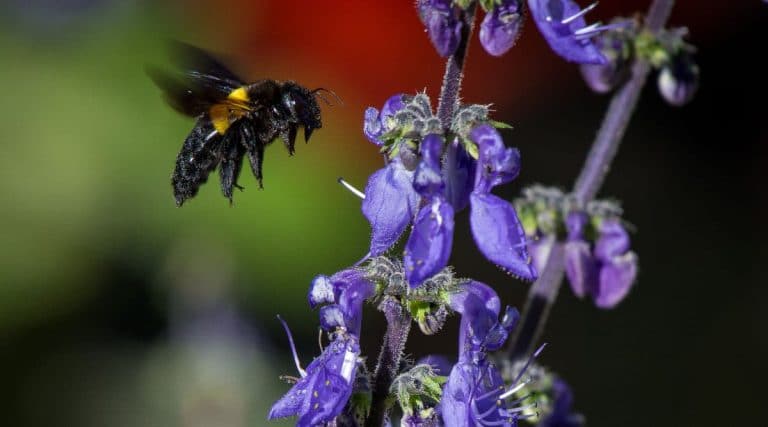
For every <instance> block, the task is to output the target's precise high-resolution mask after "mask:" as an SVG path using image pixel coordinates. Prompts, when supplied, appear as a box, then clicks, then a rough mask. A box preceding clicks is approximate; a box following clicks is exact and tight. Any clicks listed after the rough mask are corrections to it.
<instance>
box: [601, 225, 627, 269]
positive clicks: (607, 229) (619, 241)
mask: <svg viewBox="0 0 768 427" xmlns="http://www.w3.org/2000/svg"><path fill="white" fill-rule="evenodd" d="M628 250H629V234H627V230H625V229H624V227H623V226H622V225H621V223H620V222H619V221H617V220H609V219H606V220H604V221H603V223H602V224H601V225H600V237H599V238H598V239H597V243H595V257H597V259H599V260H601V261H605V262H607V261H610V260H611V259H612V258H613V257H616V256H619V255H623V254H624V253H626V252H627V251H628Z"/></svg>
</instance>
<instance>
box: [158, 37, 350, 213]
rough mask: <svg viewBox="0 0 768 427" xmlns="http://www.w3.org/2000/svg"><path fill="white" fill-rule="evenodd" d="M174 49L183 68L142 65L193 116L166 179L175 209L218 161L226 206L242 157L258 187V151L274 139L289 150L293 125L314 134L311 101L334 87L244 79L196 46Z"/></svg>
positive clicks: (317, 122) (317, 124)
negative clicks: (311, 86)
mask: <svg viewBox="0 0 768 427" xmlns="http://www.w3.org/2000/svg"><path fill="white" fill-rule="evenodd" d="M172 52H174V53H175V54H176V58H175V59H176V62H177V63H178V65H179V66H180V68H181V71H179V72H175V73H169V72H165V71H162V70H159V69H157V68H148V69H147V73H148V74H149V76H150V78H151V79H152V80H154V82H155V84H157V86H158V87H160V89H161V90H162V91H163V94H164V97H165V100H166V101H167V102H168V104H170V106H171V107H172V108H173V109H175V110H176V111H178V112H179V113H181V114H183V115H185V116H188V117H192V118H194V119H195V120H196V122H195V126H194V127H193V128H192V132H190V134H189V136H187V138H186V140H184V144H183V145H182V146H181V151H180V152H179V155H178V156H177V157H176V167H175V168H174V170H173V175H172V177H171V184H172V186H173V195H174V198H175V199H176V205H177V206H181V205H182V204H183V203H184V202H185V201H186V200H187V199H189V198H192V197H194V196H195V195H196V194H197V192H198V190H199V188H200V186H201V185H202V184H203V183H205V182H206V181H207V180H208V175H209V174H210V173H211V172H213V170H214V169H215V168H216V167H217V166H218V168H219V179H220V184H221V191H222V193H223V194H224V197H226V198H227V199H229V202H230V204H231V203H232V191H233V188H237V189H240V190H242V189H243V187H241V186H240V185H238V183H237V180H238V177H239V175H240V170H241V168H242V163H243V157H245V156H246V155H247V156H248V160H249V163H250V166H251V170H252V171H253V175H254V176H255V177H256V180H257V181H258V183H259V188H263V176H262V170H263V167H262V165H263V163H264V149H265V148H266V147H267V146H268V145H269V144H271V143H272V142H273V141H274V140H275V139H278V138H280V139H282V140H283V143H284V144H285V147H286V148H287V149H288V153H289V155H293V153H294V147H295V141H296V135H297V133H298V130H299V128H303V129H304V141H305V142H309V138H310V136H311V135H312V132H314V131H315V130H316V129H320V128H321V127H322V126H323V123H322V119H321V116H320V107H319V105H318V102H317V99H318V98H320V99H323V100H325V102H326V103H328V101H327V100H326V99H325V98H323V97H322V96H320V95H319V94H318V92H320V91H326V92H329V93H331V94H333V92H330V91H327V90H326V89H323V88H319V89H315V90H309V89H307V88H305V87H304V86H301V85H299V84H297V83H296V82H293V81H284V82H280V81H276V80H272V79H263V80H258V81H255V82H253V83H244V81H243V80H242V79H241V78H239V77H238V76H237V75H235V73H233V72H232V71H230V70H229V69H228V68H227V67H226V66H224V65H222V64H221V63H220V62H219V61H218V60H216V59H215V58H214V57H213V56H212V55H210V54H209V53H207V52H205V51H203V50H201V49H199V48H196V47H194V46H191V45H188V44H185V43H181V42H174V45H173V46H172ZM334 96H335V94H334Z"/></svg>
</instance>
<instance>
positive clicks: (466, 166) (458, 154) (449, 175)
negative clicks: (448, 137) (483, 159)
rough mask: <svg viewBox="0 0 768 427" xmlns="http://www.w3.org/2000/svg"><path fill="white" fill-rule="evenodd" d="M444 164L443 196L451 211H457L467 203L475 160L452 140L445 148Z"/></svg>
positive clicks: (473, 174) (473, 183) (475, 166)
mask: <svg viewBox="0 0 768 427" xmlns="http://www.w3.org/2000/svg"><path fill="white" fill-rule="evenodd" d="M445 165H446V166H445V167H444V168H443V182H445V191H444V192H445V198H446V199H448V202H449V203H450V204H451V205H452V206H453V211H454V212H459V211H461V210H463V209H464V208H466V207H467V205H468V204H469V193H471V192H472V190H473V188H474V185H475V170H476V168H477V161H475V159H473V158H472V156H470V155H469V153H467V150H465V149H464V147H463V146H462V145H461V144H459V143H458V141H454V142H452V143H451V147H449V149H448V150H447V155H446V158H445Z"/></svg>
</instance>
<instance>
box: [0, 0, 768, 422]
mask: <svg viewBox="0 0 768 427" xmlns="http://www.w3.org/2000/svg"><path fill="white" fill-rule="evenodd" d="M383 3H386V6H384V5H383ZM412 3H413V2H412V0H397V1H389V2H380V1H353V0H339V1H335V2H298V1H258V2H251V1H246V0H227V1H214V0H193V1H154V2H153V1H139V0H134V1H116V0H5V1H4V2H2V4H1V5H0V23H1V24H2V25H1V26H0V28H1V29H0V52H2V58H3V61H2V66H0V128H2V129H3V135H2V137H0V380H1V381H2V384H1V385H0V407H1V408H2V410H1V411H0V424H2V425H5V426H45V425H67V426H69V425H71V426H84V427H90V426H116V427H119V426H136V425H142V426H201V427H203V426H206V427H207V426H225V427H226V426H245V425H248V426H260V425H268V423H267V422H266V421H265V417H266V413H267V410H268V408H269V406H270V405H271V403H272V402H273V401H274V400H275V399H276V398H277V397H278V396H279V395H280V394H281V393H283V392H284V391H285V390H287V388H288V386H287V385H285V384H284V383H282V382H280V381H279V380H278V375H279V374H283V373H284V374H295V372H294V367H293V366H292V363H290V359H289V357H288V355H289V353H288V351H289V350H288V345H287V340H286V338H285V336H284V334H283V332H282V329H281V328H280V325H279V323H278V322H277V321H276V319H275V316H276V315H277V314H281V315H282V316H283V317H284V318H285V319H286V320H287V321H288V322H289V323H290V325H291V327H292V329H293V331H294V334H295V336H296V340H297V344H298V348H299V353H300V355H301V357H302V360H304V361H305V363H306V362H308V361H309V360H311V358H312V357H313V356H314V355H317V354H318V352H319V349H318V348H317V329H316V328H317V315H316V313H314V312H312V311H310V310H309V308H308V307H307V304H306V291H307V288H308V285H309V282H310V280H311V278H312V277H313V276H315V275H316V274H318V273H325V274H331V273H333V272H335V271H337V270H339V269H341V268H343V267H345V266H348V265H350V264H351V263H353V262H355V261H356V260H358V259H359V258H360V257H361V256H362V255H363V254H364V253H365V252H366V248H367V239H368V233H369V229H368V224H367V222H366V221H365V219H364V218H363V217H362V215H361V214H360V211H359V207H360V203H359V200H357V199H356V198H355V197H354V196H352V195H351V194H349V193H347V192H346V191H344V190H343V189H342V188H340V187H339V185H338V184H337V183H336V178H337V177H338V176H344V177H345V178H347V179H348V180H349V181H350V182H352V183H353V184H355V185H357V186H359V187H363V186H364V184H365V182H366V178H367V176H368V175H369V174H370V173H371V172H373V171H374V170H376V169H377V168H379V167H380V166H381V159H380V157H379V156H378V155H377V150H376V147H374V146H372V145H371V144H369V143H368V142H367V141H366V140H365V138H364V137H363V135H362V117H363V111H364V109H365V108H366V107H367V106H369V105H373V106H376V107H379V106H380V105H381V104H382V102H383V101H384V100H385V99H386V98H387V97H388V96H389V95H391V94H394V93H397V92H410V93H413V92H415V91H419V90H422V89H425V88H426V90H427V92H428V93H429V94H430V95H432V96H433V97H436V95H437V93H438V91H439V84H440V80H441V77H442V72H443V61H442V60H441V59H440V58H438V56H437V55H436V54H435V53H434V51H433V49H432V47H431V45H430V44H429V41H428V39H427V37H426V35H425V34H424V33H423V29H422V26H421V24H420V22H419V21H418V18H417V16H416V14H415V11H414V10H413V7H412ZM708 3H709V4H707V5H702V4H701V3H700V2H693V1H687V0H686V1H679V2H678V5H677V6H676V8H675V11H674V13H673V17H672V25H685V26H688V27H689V28H690V30H691V41H692V42H693V43H694V44H695V45H697V46H698V48H699V53H698V55H697V61H698V63H699V65H700V67H701V70H702V81H701V87H700V91H699V93H698V96H697V97H696V98H695V100H694V101H693V103H692V104H690V105H689V106H686V107H684V108H678V109H676V108H672V107H669V106H667V105H666V104H665V103H664V102H663V101H662V100H661V98H660V97H659V95H658V92H657V90H656V88H655V79H652V80H650V81H649V85H648V86H647V87H646V90H645V92H644V95H643V98H642V100H641V103H640V106H639V109H638V111H637V113H636V114H635V116H634V118H633V120H632V123H631V125H630V127H629V130H628V134H627V137H626V138H625V140H624V144H623V146H622V149H621V152H620V154H619V156H618V158H617V159H616V163H615V166H614V168H613V170H612V171H611V173H610V175H609V176H608V180H607V183H606V185H605V187H604V189H603V191H602V195H603V196H613V197H617V198H620V199H621V200H622V201H623V205H624V207H625V211H626V213H625V217H626V218H627V219H628V220H629V221H631V222H632V223H633V224H635V225H636V227H637V230H638V232H637V233H636V234H635V235H634V237H633V238H634V241H633V245H634V248H635V251H636V252H638V253H639V254H640V260H641V268H642V270H641V275H640V278H639V283H638V284H637V285H636V287H635V289H634V290H633V291H632V294H631V296H630V298H628V299H627V300H626V301H625V302H624V303H623V304H621V305H620V306H619V307H618V308H617V309H616V310H613V311H608V312H604V311H599V310H597V309H596V308H594V307H593V306H592V305H591V304H589V303H586V302H581V301H579V300H577V299H576V298H574V297H573V295H572V294H570V291H569V290H568V289H567V287H564V288H563V292H561V297H560V299H559V301H558V303H557V306H556V308H555V310H554V313H553V315H552V317H551V318H550V322H549V326H548V329H547V332H546V336H545V339H546V340H547V341H548V342H550V343H551V345H550V347H548V349H547V351H546V353H545V355H544V356H543V358H542V359H541V361H542V363H544V364H546V365H548V366H551V367H553V368H554V369H555V370H557V371H558V372H559V373H560V374H562V376H563V377H564V378H565V379H566V380H567V381H568V382H569V383H570V384H571V385H572V387H573V388H574V389H575V392H576V402H575V407H576V409H578V410H579V411H580V412H582V413H583V414H585V415H586V417H587V420H588V425H590V426H616V425H622V426H625V427H628V426H648V425H669V426H678V425H698V426H716V425H760V424H761V423H763V422H764V416H762V414H760V413H759V410H760V409H762V408H763V406H764V405H763V404H764V398H765V395H764V386H763V384H764V381H765V380H767V379H768V377H766V376H765V373H766V369H765V361H766V360H768V354H767V353H768V349H767V347H768V346H767V345H766V344H767V343H768V339H767V338H766V336H767V334H766V329H765V327H766V326H768V322H767V319H766V314H765V313H766V308H768V307H766V302H765V301H766V299H767V298H768V287H766V286H765V284H766V274H765V272H764V270H762V267H763V265H762V262H764V260H765V255H766V254H765V251H764V249H765V244H764V239H765V237H766V235H765V233H766V231H765V227H764V225H762V221H761V220H764V219H765V217H766V196H765V194H766V193H765V184H766V182H767V181H766V179H767V178H768V172H766V160H767V158H766V148H765V147H766V142H768V114H767V113H768V107H766V102H765V99H766V98H765V96H766V95H768V93H767V91H766V86H767V84H766V79H765V76H766V75H768V69H766V66H765V65H764V64H765V62H764V61H762V60H763V59H764V58H763V57H764V56H765V42H766V40H767V39H766V35H765V28H766V24H768V5H766V4H765V3H764V2H762V1H758V0H743V1H739V2H714V1H713V2H708ZM646 7H647V2H646V1H635V0H632V1H630V0H625V1H616V0H607V1H604V2H602V4H601V5H600V7H599V8H598V9H597V11H596V12H594V17H593V19H597V18H600V19H603V20H608V19H610V17H612V16H615V15H618V14H622V15H630V14H632V13H634V12H637V11H642V10H645V9H646ZM171 38H175V39H181V40H184V41H188V42H190V43H193V44H197V45H200V46H203V47H205V48H207V49H210V50H213V51H217V52H222V53H223V54H224V55H225V57H227V58H229V62H231V63H232V65H233V67H234V68H235V69H236V70H238V71H239V72H240V74H242V75H244V76H248V77H249V78H251V79H253V80H256V79H258V78H263V77H271V78H276V79H282V80H285V79H294V80H297V81H298V82H300V83H302V84H303V85H306V86H308V87H318V86H323V87H327V88H331V89H333V90H334V91H335V92H336V93H338V94H339V95H340V96H341V97H342V98H343V99H344V105H343V106H334V107H323V108H324V112H323V118H324V122H325V123H324V127H323V129H322V130H320V131H318V132H316V133H315V136H314V137H313V141H312V143H311V144H308V145H303V144H302V145H301V146H297V153H296V156H294V157H292V158H289V157H288V155H287V153H286V152H285V150H284V149H283V148H282V147H280V145H281V144H275V146H274V147H271V148H270V149H268V150H267V154H266V162H265V182H264V187H265V189H264V190H263V191H259V190H257V186H256V184H255V181H254V179H253V178H252V176H251V175H250V171H248V170H244V173H243V175H242V177H241V181H240V182H241V184H243V185H244V186H245V187H246V190H245V191H244V192H242V193H237V194H236V196H235V204H234V206H233V207H230V206H229V204H228V203H227V201H226V200H225V199H224V198H222V196H221V195H220V191H219V189H218V184H217V181H218V179H217V178H216V179H214V180H212V182H210V183H209V184H207V185H205V186H203V188H202V189H201V191H200V194H199V196H198V197H196V198H194V199H193V200H191V201H189V202H188V203H187V204H186V205H185V206H184V207H183V208H181V209H177V208H176V207H175V206H174V202H173V198H172V195H171V188H170V184H169V177H170V174H171V170H172V167H173V165H174V159H175V156H176V154H177V152H178V149H179V147H180V145H181V143H182V141H183V139H184V137H185V136H186V134H187V133H188V132H189V130H190V129H191V126H192V122H191V121H190V120H188V119H185V118H183V117H181V116H179V115H177V114H175V113H174V112H173V111H172V110H171V109H170V108H168V107H167V106H166V105H165V104H164V103H163V101H162V100H161V97H160V93H159V91H158V89H157V88H155V87H154V86H153V84H152V83H151V82H150V80H149V79H148V78H147V77H146V75H145V73H144V71H143V69H144V67H145V65H146V64H159V65H167V64H168V61H167V56H166V49H165V48H166V46H167V41H168V40H169V39H171ZM463 95H464V99H465V100H466V101H467V102H472V103H488V102H492V103H494V105H495V108H496V110H497V113H496V116H495V118H496V119H498V120H503V121H505V122H508V123H511V124H513V125H514V130H512V131H508V133H507V134H506V140H507V143H508V144H510V145H514V146H517V147H518V148H519V149H520V150H521V152H522V154H523V172H522V175H521V177H520V178H519V179H518V180H517V181H515V182H514V183H513V184H511V185H509V186H505V187H504V188H503V189H501V194H502V195H503V196H504V197H506V198H510V199H511V198H513V197H515V196H516V195H517V194H518V192H519V191H520V189H521V188H522V187H523V186H525V185H528V184H532V183H544V184H548V185H559V186H562V187H564V188H568V187H570V186H571V184H572V182H573V180H574V178H575V177H576V175H577V173H578V170H579V169H580V167H581V164H582V162H583V160H584V157H585V155H586V153H587V150H588V147H589V145H590V144H591V141H592V138H593V136H594V133H595V131H596V129H597V126H598V125H599V122H600V120H601V117H602V114H603V112H604V110H605V107H606V105H607V103H608V97H606V96H598V95H595V94H593V93H591V92H590V91H589V90H588V89H587V88H586V86H585V85H584V84H583V82H582V81H581V78H580V75H579V73H578V69H577V68H576V67H575V66H573V65H571V64H567V63H565V62H563V61H562V60H560V59H559V58H558V57H556V56H555V55H554V54H553V53H552V52H551V51H550V50H549V49H548V47H547V46H546V44H545V42H544V41H543V40H542V38H541V36H540V35H539V33H538V31H537V29H536V28H535V25H534V24H533V23H532V22H530V21H529V22H528V23H527V25H526V28H525V31H524V32H523V35H522V38H521V39H520V40H519V41H518V45H517V47H515V48H514V49H513V50H512V51H511V52H510V53H509V54H507V55H506V56H504V57H503V58H501V59H497V58H492V57H489V56H488V55H486V54H485V53H484V52H482V50H481V49H480V46H479V45H478V41H477V37H476V36H475V37H474V38H473V40H472V46H471V48H470V56H469V59H468V66H467V74H466V80H465V89H464V91H463ZM246 169H247V168H246ZM457 223H458V224H459V225H458V226H457V228H458V230H459V231H458V232H457V238H456V239H457V240H456V244H455V249H454V254H453V259H452V262H453V264H454V265H456V266H457V268H458V271H459V272H460V273H461V274H462V275H470V274H471V275H473V276H474V277H475V278H477V279H479V280H482V281H485V282H487V283H490V284H492V285H493V286H494V287H495V288H496V289H497V290H498V292H499V294H500V296H501V297H502V300H503V301H504V302H506V303H508V304H510V305H517V306H522V304H523V302H524V298H525V292H526V289H527V287H528V285H527V284H524V283H521V282H518V281H516V280H514V279H511V278H509V277H507V276H505V275H504V274H502V273H501V272H499V271H497V270H496V269H495V268H494V267H493V266H492V265H490V264H489V263H488V262H487V261H485V260H484V259H483V258H482V257H481V256H480V255H478V254H477V253H476V252H475V249H474V244H473V243H472V241H471V237H470V235H469V231H468V227H467V222H466V213H464V214H463V215H460V216H459V217H458V219H457ZM455 323H456V319H452V322H451V323H450V324H449V326H448V329H447V331H446V332H444V333H443V334H440V335H438V336H436V337H427V338H424V337H422V336H421V334H420V333H419V332H418V331H417V330H415V331H414V335H413V336H414V337H416V339H412V340H411V342H410V343H409V346H408V351H409V352H410V353H411V354H412V355H413V356H414V357H418V356H421V355H424V354H426V353H427V352H435V351H436V350H437V351H441V352H443V353H446V354H449V355H454V354H455V352H456V338H455V337H456V329H457V328H456V325H455ZM364 329H365V330H364V332H363V349H364V353H365V354H367V355H368V357H369V359H371V360H373V359H375V354H376V351H377V345H378V344H379V343H380V341H379V337H380V336H381V333H382V332H383V323H382V316H381V315H380V314H379V313H377V312H376V311H375V310H374V309H373V308H370V307H369V309H368V311H366V321H365V328H364ZM758 415H761V416H760V418H758ZM269 425H290V423H287V422H286V423H282V424H281V423H272V424H269Z"/></svg>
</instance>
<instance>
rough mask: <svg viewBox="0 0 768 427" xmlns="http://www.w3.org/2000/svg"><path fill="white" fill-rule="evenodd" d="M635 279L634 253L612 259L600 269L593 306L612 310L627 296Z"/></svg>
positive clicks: (635, 259) (635, 264)
mask: <svg viewBox="0 0 768 427" xmlns="http://www.w3.org/2000/svg"><path fill="white" fill-rule="evenodd" d="M636 277H637V255H635V253H634V252H631V251H630V252H627V253H626V254H624V255H622V256H618V257H614V258H613V259H612V260H611V261H609V262H607V263H604V264H603V266H602V268H601V269H600V279H599V284H598V287H597V290H596V291H595V295H594V298H595V305H596V306H598V307H600V308H605V309H608V308H613V307H615V306H616V305H617V304H618V303H620V302H621V301H622V300H623V299H624V297H626V296H627V294H628V293H629V290H630V289H631V288H632V285H633V284H634V282H635V278H636Z"/></svg>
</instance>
